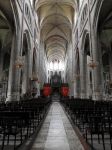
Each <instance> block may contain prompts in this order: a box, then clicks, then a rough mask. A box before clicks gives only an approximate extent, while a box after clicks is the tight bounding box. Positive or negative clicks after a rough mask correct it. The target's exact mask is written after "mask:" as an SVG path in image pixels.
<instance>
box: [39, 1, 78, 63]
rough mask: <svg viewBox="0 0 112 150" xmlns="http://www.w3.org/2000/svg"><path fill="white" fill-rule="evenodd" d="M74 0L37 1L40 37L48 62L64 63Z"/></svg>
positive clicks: (74, 5) (73, 13) (72, 17)
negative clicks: (57, 61)
mask: <svg viewBox="0 0 112 150" xmlns="http://www.w3.org/2000/svg"><path fill="white" fill-rule="evenodd" d="M75 7H76V2H75V0H37V2H36V9H37V14H38V17H39V26H40V29H41V30H40V31H41V33H40V36H41V40H42V41H43V42H44V47H45V51H46V55H47V59H48V61H49V62H51V61H54V60H59V61H64V59H65V56H66V51H67V47H68V44H69V43H70V41H71V36H72V27H73V24H74V15H75Z"/></svg>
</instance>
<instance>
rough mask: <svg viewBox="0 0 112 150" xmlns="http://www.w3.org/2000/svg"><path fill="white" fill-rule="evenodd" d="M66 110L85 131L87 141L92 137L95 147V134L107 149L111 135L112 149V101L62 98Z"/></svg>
mask: <svg viewBox="0 0 112 150" xmlns="http://www.w3.org/2000/svg"><path fill="white" fill-rule="evenodd" d="M61 102H62V104H63V105H64V107H65V110H66V111H67V112H68V113H69V115H70V116H71V118H72V120H73V122H74V124H75V125H77V126H78V127H79V128H80V130H81V131H82V132H83V134H84V136H85V138H86V141H88V140H89V139H88V137H90V140H91V145H92V147H93V141H94V140H93V135H95V136H97V141H98V142H100V140H102V143H103V149H104V150H105V141H106V137H107V136H108V137H109V141H110V147H111V149H112V102H111V101H109V102H107V101H93V100H89V99H74V98H72V99H69V98H63V99H61Z"/></svg>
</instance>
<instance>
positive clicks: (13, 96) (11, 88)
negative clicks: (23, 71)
mask: <svg viewBox="0 0 112 150" xmlns="http://www.w3.org/2000/svg"><path fill="white" fill-rule="evenodd" d="M19 42H20V40H19V33H18V34H16V33H14V35H13V39H12V49H11V57H10V68H9V79H8V91H7V99H6V101H16V100H19V97H20V95H19V83H20V70H19V69H18V68H16V67H15V62H16V60H17V58H18V56H19V51H20V47H19V45H20V44H19Z"/></svg>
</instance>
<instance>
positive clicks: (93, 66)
mask: <svg viewBox="0 0 112 150" xmlns="http://www.w3.org/2000/svg"><path fill="white" fill-rule="evenodd" d="M97 65H98V64H97V63H96V62H94V61H93V60H91V62H90V63H89V64H88V66H89V67H90V68H92V69H94V68H96V67H97Z"/></svg>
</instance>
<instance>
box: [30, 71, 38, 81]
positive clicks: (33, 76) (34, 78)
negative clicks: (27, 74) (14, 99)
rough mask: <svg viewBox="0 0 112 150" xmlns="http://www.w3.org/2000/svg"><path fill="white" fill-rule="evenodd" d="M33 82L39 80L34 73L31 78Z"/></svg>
mask: <svg viewBox="0 0 112 150" xmlns="http://www.w3.org/2000/svg"><path fill="white" fill-rule="evenodd" d="M31 80H32V81H38V78H37V75H36V74H35V73H34V72H33V74H32V78H31Z"/></svg>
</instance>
